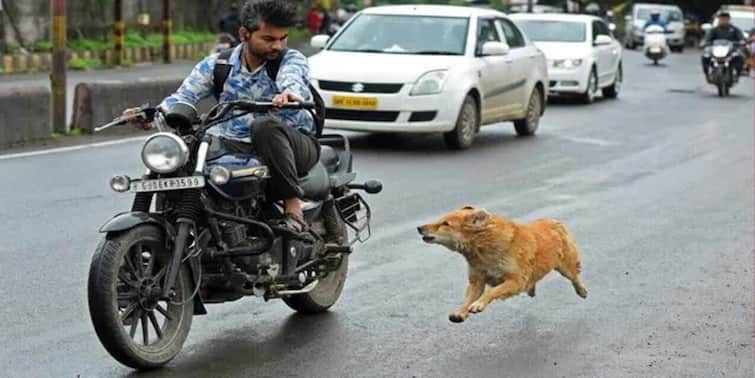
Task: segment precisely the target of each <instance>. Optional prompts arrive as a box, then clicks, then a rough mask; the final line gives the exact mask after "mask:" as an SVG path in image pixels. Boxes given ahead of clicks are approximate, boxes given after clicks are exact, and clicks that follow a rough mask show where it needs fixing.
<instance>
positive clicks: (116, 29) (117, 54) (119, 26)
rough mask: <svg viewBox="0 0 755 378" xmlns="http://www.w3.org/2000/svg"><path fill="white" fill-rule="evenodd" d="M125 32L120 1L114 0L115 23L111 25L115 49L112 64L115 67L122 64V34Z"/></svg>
mask: <svg viewBox="0 0 755 378" xmlns="http://www.w3.org/2000/svg"><path fill="white" fill-rule="evenodd" d="M125 30H126V24H125V23H124V22H123V4H122V0H115V22H114V23H113V35H114V37H115V49H114V51H113V63H114V64H115V65H116V66H120V65H121V64H123V37H124V36H123V34H124V32H125Z"/></svg>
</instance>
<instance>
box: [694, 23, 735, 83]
mask: <svg viewBox="0 0 755 378" xmlns="http://www.w3.org/2000/svg"><path fill="white" fill-rule="evenodd" d="M717 39H725V40H729V41H731V42H732V43H734V44H735V46H739V45H741V44H742V43H743V42H744V35H743V34H742V31H741V30H739V28H737V27H736V26H734V25H732V24H731V16H730V15H729V13H728V12H721V13H719V14H718V26H716V27H715V28H713V29H711V30H710V31H709V32H708V35H706V36H705V42H704V45H705V47H709V46H711V45H712V44H713V41H715V40H717ZM710 60H711V57H710V56H707V54H705V55H703V58H702V63H703V73H705V77H708V72H709V68H710ZM732 64H733V66H734V73H735V74H734V77H737V76H739V74H740V73H741V72H742V68H743V66H744V57H742V55H741V54H737V55H736V56H734V57H733V59H732Z"/></svg>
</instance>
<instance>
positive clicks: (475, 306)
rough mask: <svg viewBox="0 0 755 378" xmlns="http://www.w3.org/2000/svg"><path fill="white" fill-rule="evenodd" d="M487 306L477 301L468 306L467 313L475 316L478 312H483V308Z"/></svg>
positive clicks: (483, 302)
mask: <svg viewBox="0 0 755 378" xmlns="http://www.w3.org/2000/svg"><path fill="white" fill-rule="evenodd" d="M487 306H488V304H487V303H486V302H485V301H482V300H479V299H478V300H477V301H475V302H474V303H472V304H471V305H469V312H471V313H473V314H476V313H478V312H482V311H483V310H485V307H487Z"/></svg>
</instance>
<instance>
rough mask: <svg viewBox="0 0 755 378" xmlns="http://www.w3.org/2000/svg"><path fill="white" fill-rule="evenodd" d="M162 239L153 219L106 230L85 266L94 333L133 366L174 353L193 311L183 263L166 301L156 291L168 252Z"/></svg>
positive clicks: (159, 362) (146, 366) (157, 363)
mask: <svg viewBox="0 0 755 378" xmlns="http://www.w3.org/2000/svg"><path fill="white" fill-rule="evenodd" d="M164 239H165V236H164V233H163V231H162V230H160V229H159V228H158V227H155V226H153V225H143V226H138V227H136V228H133V229H131V230H129V231H125V232H122V233H116V234H108V235H107V237H106V238H105V239H103V240H102V241H101V242H100V244H99V246H98V247H97V250H96V252H95V254H94V257H93V259H92V263H91V266H90V269H89V284H88V297H89V314H90V317H91V319H92V324H93V325H94V330H95V332H96V333H97V337H98V338H99V339H100V342H101V343H102V345H103V346H104V347H105V349H106V350H107V351H108V353H110V355H111V356H113V358H115V359H116V360H118V361H119V362H120V363H122V364H124V365H126V366H128V367H131V368H134V369H138V370H151V369H156V368H159V367H162V366H163V365H165V364H167V363H168V362H170V361H171V360H172V359H173V358H175V356H176V355H177V354H178V353H179V352H180V351H181V348H182V347H183V344H184V342H185V341H186V337H187V336H188V334H189V329H190V328H191V320H192V316H193V313H194V306H193V299H191V295H192V292H193V290H192V284H191V277H190V274H189V271H188V269H187V268H186V267H182V268H181V270H180V271H179V275H178V277H177V279H176V284H175V287H174V290H173V294H174V295H173V296H172V299H171V301H170V302H169V301H167V300H163V299H160V298H159V294H157V293H159V292H160V291H161V288H162V280H163V278H164V276H165V274H166V272H167V263H168V261H169V257H170V254H169V252H168V251H166V250H165V240H164ZM137 330H139V331H140V332H138V333H137ZM139 339H141V343H139Z"/></svg>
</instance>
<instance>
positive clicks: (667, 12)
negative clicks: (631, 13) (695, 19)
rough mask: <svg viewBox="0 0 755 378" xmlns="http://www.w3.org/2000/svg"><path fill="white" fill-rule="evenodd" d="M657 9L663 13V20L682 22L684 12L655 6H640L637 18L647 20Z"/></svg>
mask: <svg viewBox="0 0 755 378" xmlns="http://www.w3.org/2000/svg"><path fill="white" fill-rule="evenodd" d="M654 10H657V11H658V12H659V13H660V14H661V20H663V21H666V22H681V21H682V19H683V18H682V12H680V11H678V10H676V9H653V8H640V9H639V10H638V11H637V19H639V20H643V21H647V20H649V19H650V13H652V12H653V11H654Z"/></svg>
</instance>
